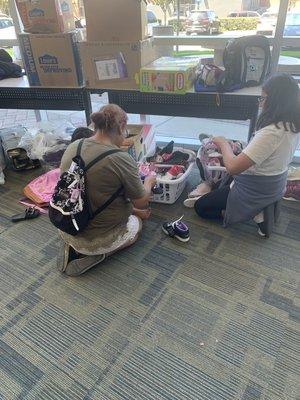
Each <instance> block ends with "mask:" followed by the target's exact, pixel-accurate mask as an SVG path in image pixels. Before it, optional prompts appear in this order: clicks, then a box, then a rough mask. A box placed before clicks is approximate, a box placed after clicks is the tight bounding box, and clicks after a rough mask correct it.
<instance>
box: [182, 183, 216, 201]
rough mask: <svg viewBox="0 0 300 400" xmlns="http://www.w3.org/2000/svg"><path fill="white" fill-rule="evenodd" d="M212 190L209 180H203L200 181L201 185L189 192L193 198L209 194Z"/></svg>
mask: <svg viewBox="0 0 300 400" xmlns="http://www.w3.org/2000/svg"><path fill="white" fill-rule="evenodd" d="M209 192H211V187H210V185H209V184H208V183H207V182H202V183H200V185H198V186H197V187H196V188H195V189H194V190H193V191H192V192H191V193H190V194H189V196H188V197H189V198H193V197H201V196H203V195H204V194H207V193H209Z"/></svg>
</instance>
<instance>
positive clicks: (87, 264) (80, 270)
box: [65, 254, 105, 276]
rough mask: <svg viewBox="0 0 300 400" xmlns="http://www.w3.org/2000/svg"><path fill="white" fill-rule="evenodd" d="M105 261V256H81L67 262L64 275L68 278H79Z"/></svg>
mask: <svg viewBox="0 0 300 400" xmlns="http://www.w3.org/2000/svg"><path fill="white" fill-rule="evenodd" d="M104 260H105V254H100V255H96V256H83V257H80V258H77V259H76V260H73V261H71V262H69V263H68V264H67V266H66V269H65V273H66V275H68V276H79V275H82V274H84V273H85V272H87V271H88V270H89V269H91V268H93V267H95V266H96V265H98V264H100V263H101V262H102V261H104Z"/></svg>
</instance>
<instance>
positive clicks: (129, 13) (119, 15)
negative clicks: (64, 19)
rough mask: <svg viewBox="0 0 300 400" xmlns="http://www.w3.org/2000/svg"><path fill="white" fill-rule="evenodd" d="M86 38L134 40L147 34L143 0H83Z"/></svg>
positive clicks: (111, 40)
mask: <svg viewBox="0 0 300 400" xmlns="http://www.w3.org/2000/svg"><path fill="white" fill-rule="evenodd" d="M84 9H85V17H86V29H87V40H88V41H101V42H114V41H119V42H136V41H138V40H144V39H145V38H147V36H148V27H147V4H146V1H145V0H84Z"/></svg>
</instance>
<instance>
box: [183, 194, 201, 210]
mask: <svg viewBox="0 0 300 400" xmlns="http://www.w3.org/2000/svg"><path fill="white" fill-rule="evenodd" d="M200 197H201V196H199V197H189V198H188V199H185V200H184V202H183V205H184V206H185V207H187V208H193V207H194V205H195V203H196V201H197V200H199V199H200Z"/></svg>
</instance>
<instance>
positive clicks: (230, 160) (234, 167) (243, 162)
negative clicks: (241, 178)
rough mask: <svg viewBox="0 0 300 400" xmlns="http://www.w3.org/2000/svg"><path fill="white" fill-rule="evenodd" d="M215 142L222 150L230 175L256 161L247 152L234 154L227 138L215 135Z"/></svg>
mask: <svg viewBox="0 0 300 400" xmlns="http://www.w3.org/2000/svg"><path fill="white" fill-rule="evenodd" d="M213 142H214V143H215V144H216V145H217V146H218V147H219V149H220V150H221V153H222V156H223V163H224V166H225V168H226V170H227V172H228V173H229V174H230V175H238V174H240V173H241V172H244V171H246V170H247V169H249V168H250V167H252V165H254V162H253V161H252V160H251V159H250V158H249V157H248V156H246V154H244V153H241V154H239V155H238V156H236V155H234V153H233V151H232V148H231V146H230V144H229V143H228V142H227V140H226V139H225V138H223V137H215V138H213Z"/></svg>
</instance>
